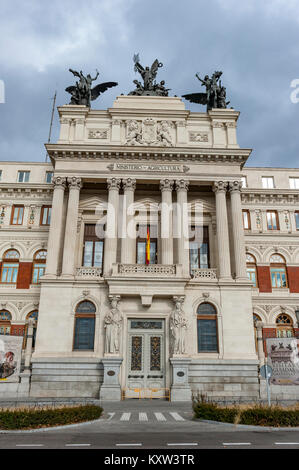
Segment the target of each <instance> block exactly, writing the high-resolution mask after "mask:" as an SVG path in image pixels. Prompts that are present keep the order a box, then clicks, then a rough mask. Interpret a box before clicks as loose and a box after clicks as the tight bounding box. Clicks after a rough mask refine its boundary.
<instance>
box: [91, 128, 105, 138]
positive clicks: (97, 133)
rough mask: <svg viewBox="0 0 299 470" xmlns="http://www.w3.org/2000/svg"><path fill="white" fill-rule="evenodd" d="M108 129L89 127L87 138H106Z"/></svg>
mask: <svg viewBox="0 0 299 470" xmlns="http://www.w3.org/2000/svg"><path fill="white" fill-rule="evenodd" d="M108 137H109V129H90V130H89V131H88V138H89V139H100V140H101V139H108Z"/></svg>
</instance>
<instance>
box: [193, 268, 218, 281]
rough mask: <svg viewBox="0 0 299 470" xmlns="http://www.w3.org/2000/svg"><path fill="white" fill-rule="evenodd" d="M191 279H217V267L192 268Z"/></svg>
mask: <svg viewBox="0 0 299 470" xmlns="http://www.w3.org/2000/svg"><path fill="white" fill-rule="evenodd" d="M191 274H192V278H193V279H201V280H203V281H215V280H217V269H210V268H202V269H201V268H199V269H193V270H192V273H191Z"/></svg>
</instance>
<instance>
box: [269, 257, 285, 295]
mask: <svg viewBox="0 0 299 470" xmlns="http://www.w3.org/2000/svg"><path fill="white" fill-rule="evenodd" d="M270 273H271V283H272V287H277V288H283V287H288V279H287V272H286V263H285V259H284V258H283V257H282V256H281V255H272V256H271V257H270Z"/></svg>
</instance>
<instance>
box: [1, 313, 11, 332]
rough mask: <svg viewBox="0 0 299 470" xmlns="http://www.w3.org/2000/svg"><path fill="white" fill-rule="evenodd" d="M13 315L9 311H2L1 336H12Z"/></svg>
mask: <svg viewBox="0 0 299 470" xmlns="http://www.w3.org/2000/svg"><path fill="white" fill-rule="evenodd" d="M10 322H11V314H10V313H9V312H8V311H7V310H0V335H10V328H11V323H10Z"/></svg>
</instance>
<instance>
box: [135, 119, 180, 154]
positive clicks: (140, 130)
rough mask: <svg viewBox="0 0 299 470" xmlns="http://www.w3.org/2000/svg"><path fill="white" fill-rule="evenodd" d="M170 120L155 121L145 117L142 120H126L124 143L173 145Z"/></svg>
mask: <svg viewBox="0 0 299 470" xmlns="http://www.w3.org/2000/svg"><path fill="white" fill-rule="evenodd" d="M173 127H174V125H173V123H172V122H171V121H156V120H155V119H153V118H147V119H144V120H143V121H138V120H136V119H130V120H129V121H126V145H155V146H162V147H169V146H173V145H174V139H173V135H172V132H171V129H173Z"/></svg>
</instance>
